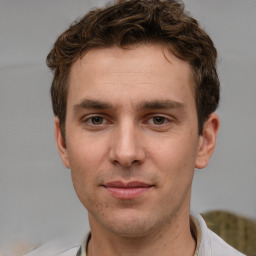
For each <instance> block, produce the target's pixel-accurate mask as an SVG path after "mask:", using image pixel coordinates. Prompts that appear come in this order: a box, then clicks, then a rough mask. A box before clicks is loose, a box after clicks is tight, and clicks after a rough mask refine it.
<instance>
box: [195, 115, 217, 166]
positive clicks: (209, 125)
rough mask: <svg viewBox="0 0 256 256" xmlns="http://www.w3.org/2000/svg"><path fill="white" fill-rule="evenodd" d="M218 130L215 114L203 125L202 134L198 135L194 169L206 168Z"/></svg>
mask: <svg viewBox="0 0 256 256" xmlns="http://www.w3.org/2000/svg"><path fill="white" fill-rule="evenodd" d="M218 130H219V117H218V115H217V114H216V113H212V114H211V115H210V116H209V118H208V119H207V121H206V122H205V123H204V129H203V133H202V135H200V139H199V146H198V152H197V158H196V165H195V167H196V168H198V169H202V168H204V167H206V166H207V164H208V162H209V159H210V157H211V155H212V154H213V152H214V149H215V145H216V139H217V134H218Z"/></svg>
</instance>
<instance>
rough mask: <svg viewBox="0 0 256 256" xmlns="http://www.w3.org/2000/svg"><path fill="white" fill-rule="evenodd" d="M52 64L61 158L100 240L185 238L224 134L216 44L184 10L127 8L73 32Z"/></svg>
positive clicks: (101, 13) (101, 12) (158, 5)
mask: <svg viewBox="0 0 256 256" xmlns="http://www.w3.org/2000/svg"><path fill="white" fill-rule="evenodd" d="M47 60H48V65H49V67H51V68H52V70H53V71H54V79H53V83H52V89H51V92H52V100H53V109H54V113H55V116H56V117H55V136H56V141H57V145H58V150H59V153H60V156H61V158H62V161H63V163H64V164H65V166H66V167H67V168H70V169H71V175H72V180H73V184H74V187H75V190H76V193H77V195H78V197H79V199H80V201H81V202H82V203H83V205H84V206H85V207H86V208H87V210H88V213H89V221H90V225H91V228H92V230H93V231H94V232H95V230H98V231H99V230H101V231H102V232H103V231H106V230H107V231H111V232H112V233H113V232H114V233H115V234H118V235H119V236H120V235H122V236H126V237H127V236H130V237H131V236H132V237H134V236H145V235H147V234H150V233H151V231H153V230H154V231H155V232H157V231H158V232H159V234H161V232H162V231H163V230H166V229H167V226H168V227H170V225H171V226H173V230H174V231H175V230H177V228H179V229H180V230H182V229H183V228H182V227H181V226H184V225H186V224H188V221H189V218H188V216H189V205H190V195H191V184H192V179H193V174H194V169H195V167H196V168H203V167H205V166H206V165H207V163H208V160H209V158H210V156H211V154H212V152H213V150H214V146H215V140H216V134H217V130H218V118H217V116H216V114H214V113H212V112H213V111H214V110H215V109H216V107H217V104H218V98H219V82H218V78H217V74H216V70H215V61H216V50H215V48H214V46H213V43H212V41H211V40H210V38H209V37H208V36H207V34H206V33H205V32H204V31H203V30H201V29H200V27H199V26H198V24H197V22H196V21H195V20H194V19H192V18H191V17H189V16H188V14H186V13H185V12H184V9H183V6H182V5H181V4H180V3H178V2H176V1H160V0H159V1H146V0H141V1H140V0H136V1H135V0H130V1H120V2H119V3H117V4H115V5H112V6H109V7H106V8H103V9H96V10H94V11H91V12H90V13H88V14H87V15H86V16H85V17H84V18H82V19H81V20H80V21H79V22H77V23H75V24H73V25H72V26H71V27H70V28H69V29H68V30H67V31H66V32H64V33H63V34H62V35H61V36H60V37H59V38H58V40H57V41H56V43H55V46H54V48H53V50H52V51H51V52H50V54H49V55H48V59H47ZM173 219H176V221H175V223H176V224H175V225H173V222H174V220H173ZM178 220H179V221H178ZM186 228H188V231H189V225H187V227H186ZM160 231H161V232H160ZM102 232H100V233H102ZM175 232H176V231H175ZM94 234H95V233H94ZM161 235H162V234H161Z"/></svg>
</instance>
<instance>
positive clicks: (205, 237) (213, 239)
mask: <svg viewBox="0 0 256 256" xmlns="http://www.w3.org/2000/svg"><path fill="white" fill-rule="evenodd" d="M195 217H196V219H197V220H198V222H199V224H200V228H201V232H202V239H201V243H200V248H199V254H198V256H206V255H207V256H208V255H209V256H210V255H211V256H245V255H244V254H242V253H240V252H238V251H237V250H236V249H234V248H233V247H231V246H230V245H228V244H227V243H226V242H225V241H224V240H223V239H222V238H220V237H219V236H218V235H216V234H215V233H214V232H212V231H211V230H210V229H208V227H207V225H206V223H205V221H204V219H203V218H202V217H201V216H200V215H197V216H195Z"/></svg>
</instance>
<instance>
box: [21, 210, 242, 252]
mask: <svg viewBox="0 0 256 256" xmlns="http://www.w3.org/2000/svg"><path fill="white" fill-rule="evenodd" d="M195 218H196V219H197V221H198V223H199V227H198V225H196V226H197V228H198V229H200V230H198V232H199V233H201V241H200V244H199V250H198V254H197V253H196V254H195V255H197V256H245V255H244V254H242V253H240V252H238V251H237V250H235V249H234V248H233V247H231V246H230V245H228V244H227V243H226V242H225V241H224V240H223V239H222V238H220V237H219V236H217V235H216V234H215V233H214V232H212V231H211V230H210V229H208V227H207V225H206V223H205V221H204V219H203V218H202V217H201V215H197V216H195ZM82 246H84V247H85V246H86V245H85V244H84V245H82ZM50 247H51V248H50ZM57 247H59V248H57ZM60 247H61V246H60V244H59V245H58V246H55V247H54V245H53V244H52V245H51V246H49V245H44V246H41V247H40V248H38V249H37V250H35V251H32V252H30V253H28V254H25V255H23V256H76V255H77V251H78V250H79V246H74V247H72V248H69V249H64V245H63V247H62V248H60ZM83 251H85V250H83ZM81 256H86V253H85V252H84V253H83V254H82V255H81Z"/></svg>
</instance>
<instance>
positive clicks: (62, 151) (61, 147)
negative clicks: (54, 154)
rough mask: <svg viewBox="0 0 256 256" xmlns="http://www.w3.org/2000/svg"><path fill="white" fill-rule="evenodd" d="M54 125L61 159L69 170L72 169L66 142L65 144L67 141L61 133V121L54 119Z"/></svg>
mask: <svg viewBox="0 0 256 256" xmlns="http://www.w3.org/2000/svg"><path fill="white" fill-rule="evenodd" d="M54 124H55V140H56V143H57V148H58V151H59V154H60V158H61V160H62V162H63V164H64V165H65V166H66V167H67V168H70V165H69V158H68V152H67V148H66V142H65V139H64V138H63V136H62V134H61V131H60V121H59V118H58V117H55V118H54Z"/></svg>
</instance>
